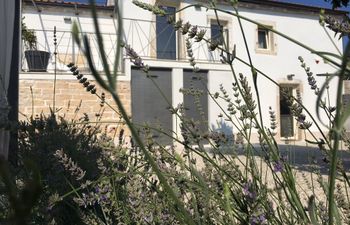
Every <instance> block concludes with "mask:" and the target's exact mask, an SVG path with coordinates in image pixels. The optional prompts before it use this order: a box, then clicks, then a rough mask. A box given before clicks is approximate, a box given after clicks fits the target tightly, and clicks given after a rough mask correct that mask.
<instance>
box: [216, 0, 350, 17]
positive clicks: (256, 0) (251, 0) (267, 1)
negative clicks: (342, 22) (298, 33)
mask: <svg viewBox="0 0 350 225" xmlns="http://www.w3.org/2000/svg"><path fill="white" fill-rule="evenodd" d="M218 2H219V3H222V4H230V1H229V0H219V1H218ZM249 4H254V5H260V6H265V7H276V8H282V9H289V10H292V11H299V12H314V13H319V12H320V10H321V9H324V10H325V12H326V14H331V15H342V16H347V15H348V14H349V13H348V12H347V11H344V10H332V9H325V8H321V7H317V6H309V5H302V4H295V3H288V2H281V1H276V0H264V1H262V0H239V5H241V6H243V7H244V6H245V5H249Z"/></svg>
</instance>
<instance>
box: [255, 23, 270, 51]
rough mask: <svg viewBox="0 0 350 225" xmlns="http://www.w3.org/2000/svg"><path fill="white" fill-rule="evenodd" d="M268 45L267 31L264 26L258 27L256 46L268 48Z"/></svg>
mask: <svg viewBox="0 0 350 225" xmlns="http://www.w3.org/2000/svg"><path fill="white" fill-rule="evenodd" d="M269 45H270V43H269V31H268V30H267V29H264V28H258V48H260V49H268V48H269Z"/></svg>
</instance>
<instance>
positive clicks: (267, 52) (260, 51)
mask: <svg viewBox="0 0 350 225" xmlns="http://www.w3.org/2000/svg"><path fill="white" fill-rule="evenodd" d="M255 53H257V54H265V55H277V52H276V51H275V50H272V49H263V48H255Z"/></svg>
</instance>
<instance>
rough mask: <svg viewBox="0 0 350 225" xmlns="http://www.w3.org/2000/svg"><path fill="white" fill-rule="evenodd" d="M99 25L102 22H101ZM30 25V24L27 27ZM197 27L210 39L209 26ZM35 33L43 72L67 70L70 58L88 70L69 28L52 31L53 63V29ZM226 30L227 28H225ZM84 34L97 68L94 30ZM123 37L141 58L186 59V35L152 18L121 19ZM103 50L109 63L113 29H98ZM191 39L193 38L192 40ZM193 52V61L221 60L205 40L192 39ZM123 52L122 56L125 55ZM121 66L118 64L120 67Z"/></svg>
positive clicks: (23, 63)
mask: <svg viewBox="0 0 350 225" xmlns="http://www.w3.org/2000/svg"><path fill="white" fill-rule="evenodd" d="M102 26H103V25H102ZM29 29H30V28H29ZM199 29H207V32H206V35H205V38H206V39H210V38H211V37H210V28H205V27H199ZM34 31H35V33H36V35H37V48H38V50H42V51H47V52H49V53H50V57H49V64H48V68H47V72H49V73H50V72H53V71H54V69H55V67H56V69H57V71H58V72H67V71H68V70H67V67H66V65H67V64H68V63H70V62H74V63H75V64H76V65H77V66H78V67H79V68H80V70H81V71H84V70H85V71H89V67H88V63H87V61H86V59H85V57H84V55H83V53H82V51H81V50H80V49H79V48H78V46H77V44H76V43H74V41H73V38H72V33H71V32H70V31H60V30H57V31H56V36H57V49H56V52H57V55H56V63H55V57H54V54H53V53H54V51H55V45H54V31H53V30H34ZM225 32H226V33H228V32H227V30H226V31H225ZM84 34H86V35H87V37H88V39H89V41H90V45H91V52H92V56H93V60H94V64H95V67H96V69H97V70H98V71H103V65H102V61H101V60H100V57H99V51H98V44H97V39H96V35H95V34H94V33H89V32H88V33H84ZM123 36H124V38H123V39H124V40H126V41H125V42H126V43H127V44H129V45H130V46H131V47H132V48H133V49H134V50H135V51H136V52H137V53H138V54H139V56H141V57H142V58H143V59H145V60H146V59H153V60H155V59H157V60H167V61H171V62H176V61H186V60H187V59H188V57H187V53H186V43H185V39H186V36H183V35H182V34H181V31H175V30H174V29H173V27H172V25H169V24H166V25H165V24H161V25H160V24H159V23H157V22H155V21H147V20H133V19H124V35H123ZM102 37H103V41H104V46H105V52H106V55H107V60H108V63H109V64H110V65H111V68H112V65H113V63H114V58H115V55H116V46H117V36H116V32H113V33H102ZM192 42H193V40H192ZM25 50H26V49H24V48H22V58H21V69H22V71H23V72H28V64H27V61H26V59H25V54H24V52H25ZM192 50H193V55H194V57H195V59H196V61H197V62H203V63H221V62H220V54H221V52H220V51H219V50H215V51H209V49H208V45H207V43H206V42H204V41H202V42H199V43H198V42H193V45H192ZM125 57H126V56H125V54H124V59H125ZM122 69H123V68H122V67H121V68H119V70H120V71H122Z"/></svg>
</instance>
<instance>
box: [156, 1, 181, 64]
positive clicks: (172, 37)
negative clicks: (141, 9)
mask: <svg viewBox="0 0 350 225" xmlns="http://www.w3.org/2000/svg"><path fill="white" fill-rule="evenodd" d="M161 8H162V9H164V10H165V11H166V12H167V13H169V15H173V14H174V13H175V11H176V9H175V7H166V6H162V7H161ZM156 40H157V58H158V59H176V31H175V28H174V26H173V25H172V24H169V23H168V21H167V17H166V16H157V17H156Z"/></svg>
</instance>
